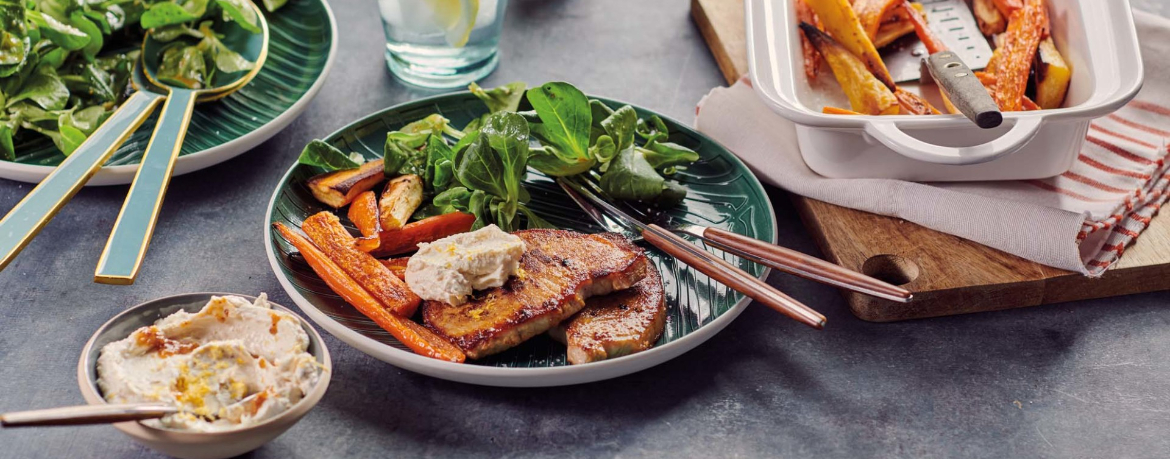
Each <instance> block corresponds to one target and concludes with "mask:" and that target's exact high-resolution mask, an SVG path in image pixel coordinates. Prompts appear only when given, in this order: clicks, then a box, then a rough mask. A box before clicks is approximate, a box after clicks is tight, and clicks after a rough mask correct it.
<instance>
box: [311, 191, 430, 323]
mask: <svg viewBox="0 0 1170 459" xmlns="http://www.w3.org/2000/svg"><path fill="white" fill-rule="evenodd" d="M301 230H302V231H304V232H305V234H306V235H308V236H309V240H311V241H313V244H314V245H316V246H317V247H318V248H320V249H321V251H322V252H324V253H325V255H326V256H328V257H329V259H330V260H333V262H334V263H337V265H338V266H340V267H341V269H342V270H344V271H345V273H346V274H348V275H349V276H350V277H351V278H352V279H353V280H355V281H357V283H358V285H361V286H362V288H363V289H365V290H366V291H367V292H369V293H370V295H373V297H374V298H376V299H377V300H378V302H379V303H382V305H384V306H386V308H387V309H389V310H390V311H391V312H393V313H395V314H398V315H400V316H403V317H410V316H412V315H414V311H415V310H416V309H417V308H418V304H419V302H420V301H421V300H420V299H419V297H418V295H415V294H414V292H412V291H410V288H409V287H407V286H406V283H405V282H403V281H402V279H399V278H398V277H397V276H395V275H394V273H392V272H390V270H389V269H387V268H386V267H385V266H382V263H379V262H378V260H377V259H375V258H374V257H372V256H370V254H368V253H365V252H362V251H361V250H358V249H357V247H356V246H355V245H354V240H353V237H352V236H350V235H349V232H347V231H346V230H345V227H343V226H341V221H340V220H338V219H337V216H336V215H333V213H332V212H327V211H326V212H320V213H317V214H315V215H312V216H310V217H309V218H306V219H305V222H304V223H303V224H301Z"/></svg>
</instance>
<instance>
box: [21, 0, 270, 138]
mask: <svg viewBox="0 0 1170 459" xmlns="http://www.w3.org/2000/svg"><path fill="white" fill-rule="evenodd" d="M285 1H286V0H265V2H264V5H265V7H266V8H267V9H268V11H273V10H275V9H276V8H279V7H280V6H282V5H283V4H284V2H285ZM227 22H237V23H238V24H239V26H240V27H241V28H243V29H245V30H248V31H251V32H259V31H260V28H259V26H258V22H257V17H256V11H255V10H254V9H253V8H252V7H251V6H250V5H249V3H248V0H0V28H2V30H0V158H2V159H5V160H9V161H12V160H15V159H16V156H17V154H18V153H17V150H19V148H18V147H19V146H20V145H21V144H23V143H26V142H29V141H32V140H34V139H35V138H36V137H42V136H43V137H47V138H49V139H50V140H52V141H53V143H54V144H55V145H56V146H57V148H58V149H59V150H61V152H62V153H64V154H66V155H69V154H71V153H73V151H74V150H76V149H77V147H78V146H79V145H81V143H82V142H84V141H85V139H86V137H87V136H89V135H90V134H92V133H93V131H94V130H96V129H97V128H98V126H100V125H101V124H102V122H103V121H105V120H106V118H108V117H109V116H110V114H112V113H113V112H114V110H116V109H117V107H118V105H119V104H121V103H122V101H123V100H125V98H126V97H127V96H128V94H129V92H130V90H131V88H130V76H131V72H132V71H133V68H134V61H135V60H136V59H137V58H138V55H139V51H138V49H139V47H140V46H141V43H142V37H143V33H144V30H147V29H149V30H150V31H151V33H152V35H153V37H154V38H155V39H157V40H160V41H164V42H168V44H167V46H166V49H165V50H164V51H163V56H162V62H161V64H160V67H159V77H160V78H161V79H163V80H164V81H166V82H168V83H170V84H178V85H182V86H186V87H189V88H199V87H201V86H202V85H203V84H205V83H206V82H208V81H210V78H211V77H212V76H213V75H214V72H216V71H220V72H229V73H230V72H239V71H242V70H247V69H250V68H251V66H252V63H251V62H248V61H247V60H246V59H244V58H242V57H241V56H240V55H239V54H237V53H235V52H233V51H231V50H230V49H227V47H225V46H224V45H223V43H221V42H220V38H221V37H220V36H219V35H217V34H216V30H217V29H218V28H219V27H221V26H222V25H223V24H225V23H227Z"/></svg>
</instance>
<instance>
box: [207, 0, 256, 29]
mask: <svg viewBox="0 0 1170 459" xmlns="http://www.w3.org/2000/svg"><path fill="white" fill-rule="evenodd" d="M215 4H216V5H219V7H220V9H222V10H223V13H224V16H226V17H230V18H231V19H232V20H233V21H236V22H237V23H238V24H240V27H243V28H244V30H247V31H249V32H252V33H260V23H259V21H258V20H257V19H256V10H254V9H252V6H251V5H249V4H248V0H215Z"/></svg>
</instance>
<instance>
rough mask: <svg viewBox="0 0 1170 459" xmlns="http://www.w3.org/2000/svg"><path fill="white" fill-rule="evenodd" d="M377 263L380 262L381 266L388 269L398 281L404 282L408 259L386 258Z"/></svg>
mask: <svg viewBox="0 0 1170 459" xmlns="http://www.w3.org/2000/svg"><path fill="white" fill-rule="evenodd" d="M378 261H380V262H382V266H385V267H386V268H387V269H389V270H390V272H392V273H394V275H395V276H398V278H399V279H403V280H406V263H407V262H408V261H410V257H399V258H387V259H384V260H378Z"/></svg>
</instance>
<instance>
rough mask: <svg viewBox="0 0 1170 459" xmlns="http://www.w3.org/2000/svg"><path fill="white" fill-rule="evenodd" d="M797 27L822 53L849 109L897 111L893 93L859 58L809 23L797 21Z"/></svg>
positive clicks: (890, 113)
mask: <svg viewBox="0 0 1170 459" xmlns="http://www.w3.org/2000/svg"><path fill="white" fill-rule="evenodd" d="M800 28H801V29H802V30H804V34H805V36H807V37H808V38H809V41H811V42H812V44H813V46H816V47H817V50H819V51H820V52H821V55H822V56H825V62H828V63H829V68H830V69H832V70H833V76H834V77H836V78H837V82H838V83H840V84H841V88H842V89H844V90H845V95H846V96H848V97H849V105H850V107H851V108H852V109H853V111H855V112H859V113H863V114H866V115H894V114H897V113H898V112H899V110H900V108H899V106H898V99H897V98H896V97H894V93H892V92H890V90H889V89H888V88H887V87H886V86H884V85H883V84H882V82H881V81H878V79H877V78H875V77H874V76H873V74H871V73H869V70H867V69H866V67H865V63H863V62H862V61H861V59H859V58H858V57H857V56H854V55H853V53H850V52H849V50H847V49H845V47H844V46H841V45H840V44H838V43H837V42H836V41H834V40H833V39H832V38H831V37H829V36H828V35H825V33H824V32H821V31H820V30H817V28H816V27H813V26H812V25H811V24H808V23H801V24H800Z"/></svg>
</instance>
